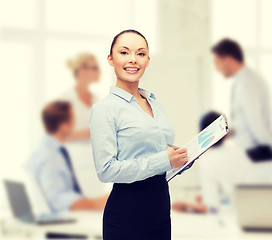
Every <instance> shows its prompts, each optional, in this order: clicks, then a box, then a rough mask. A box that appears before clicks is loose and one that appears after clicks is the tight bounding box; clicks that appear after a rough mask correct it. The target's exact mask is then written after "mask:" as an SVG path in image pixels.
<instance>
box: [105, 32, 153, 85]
mask: <svg viewBox="0 0 272 240" xmlns="http://www.w3.org/2000/svg"><path fill="white" fill-rule="evenodd" d="M149 61H150V57H149V55H148V48H147V44H146V42H145V40H144V39H143V38H142V37H141V36H139V35H137V34H135V33H124V34H122V35H121V36H119V38H118V39H117V41H116V43H115V45H114V47H113V49H112V55H108V62H109V64H110V65H111V66H113V67H114V71H115V74H116V76H117V79H118V80H122V81H128V82H136V81H138V80H139V79H140V78H141V77H142V75H143V74H144V72H145V69H146V67H147V66H148V64H149Z"/></svg>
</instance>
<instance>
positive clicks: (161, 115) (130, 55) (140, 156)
mask: <svg viewBox="0 0 272 240" xmlns="http://www.w3.org/2000/svg"><path fill="white" fill-rule="evenodd" d="M108 62H109V64H110V65H111V66H112V67H114V71H115V74H116V78H117V82H116V86H112V87H111V89H110V93H109V94H108V95H107V96H106V97H105V98H104V99H102V100H100V101H98V102H96V103H95V104H94V105H93V108H92V110H91V114H90V121H89V125H90V135H91V140H92V141H91V143H92V148H93V157H94V161H95V167H96V172H97V175H98V177H99V179H100V181H102V182H113V183H114V185H113V189H112V191H111V194H110V196H109V198H108V201H107V204H106V206H105V210H104V216H103V239H104V240H109V239H111V240H127V239H130V240H136V239H137V240H139V239H141V240H145V239H146V240H147V239H148V240H152V239H154V240H157V239H163V240H169V239H171V219H170V196H169V189H168V183H167V181H166V179H165V176H166V171H168V170H170V169H171V168H176V167H179V166H182V165H184V164H185V163H186V162H187V161H188V157H187V149H184V148H180V149H174V148H171V147H167V144H168V143H170V144H172V143H173V142H174V139H175V131H174V129H173V127H172V125H171V123H170V122H169V120H168V117H167V115H166V112H165V110H164V107H163V105H162V104H161V103H160V102H159V101H158V100H157V99H156V97H155V95H154V94H153V93H151V92H149V91H147V90H145V89H143V88H140V87H139V86H138V84H139V80H140V78H141V77H142V75H143V74H144V72H145V69H146V68H147V67H148V65H149V62H150V57H149V48H148V44H147V41H146V39H145V37H144V36H143V35H142V34H141V33H139V32H137V31H135V30H125V31H123V32H121V33H119V34H118V35H116V36H115V38H114V39H113V42H112V45H111V49H110V54H109V55H108Z"/></svg>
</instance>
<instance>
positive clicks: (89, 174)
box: [61, 53, 109, 197]
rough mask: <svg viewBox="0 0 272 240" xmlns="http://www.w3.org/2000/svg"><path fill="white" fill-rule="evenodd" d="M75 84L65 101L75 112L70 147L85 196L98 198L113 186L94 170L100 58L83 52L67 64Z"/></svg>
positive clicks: (67, 93)
mask: <svg viewBox="0 0 272 240" xmlns="http://www.w3.org/2000/svg"><path fill="white" fill-rule="evenodd" d="M67 65H68V67H69V68H70V70H71V72H72V74H73V76H74V78H75V84H74V86H73V87H72V88H70V89H69V90H68V91H66V92H65V93H64V94H63V95H62V96H61V99H64V100H67V101H69V102H70V103H71V104H72V107H73V111H74V113H75V120H76V121H75V128H74V131H73V132H72V133H71V135H70V137H69V139H68V142H67V143H66V146H67V148H68V150H69V153H70V155H71V157H72V161H73V165H74V166H75V171H76V173H78V174H77V179H78V181H79V184H80V186H81V188H82V190H83V193H84V194H85V195H87V196H89V197H97V196H100V195H102V194H104V193H106V192H107V190H108V188H109V186H106V184H103V183H101V182H100V181H99V180H98V178H97V176H96V173H95V167H94V166H92V167H91V170H90V164H93V161H90V156H91V152H90V130H89V127H88V120H89V115H90V110H91V108H92V106H93V103H94V102H96V101H97V100H98V96H97V95H95V94H94V93H92V92H90V90H89V89H90V86H91V85H92V84H94V83H97V82H99V79H100V69H99V66H98V62H97V60H96V57H95V56H94V55H92V54H90V53H81V54H79V55H77V56H76V57H75V58H73V59H69V60H68V61H67Z"/></svg>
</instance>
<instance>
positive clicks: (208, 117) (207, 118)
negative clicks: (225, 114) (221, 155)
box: [199, 111, 224, 147]
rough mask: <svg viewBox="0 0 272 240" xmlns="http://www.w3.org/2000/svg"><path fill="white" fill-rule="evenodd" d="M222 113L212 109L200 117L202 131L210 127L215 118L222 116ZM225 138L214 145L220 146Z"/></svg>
mask: <svg viewBox="0 0 272 240" xmlns="http://www.w3.org/2000/svg"><path fill="white" fill-rule="evenodd" d="M220 115H221V114H220V113H218V112H215V111H210V112H208V113H206V114H204V115H203V116H202V118H201V119H200V123H199V127H200V131H202V130H204V129H205V128H206V127H208V126H209V125H210V124H211V123H212V122H213V121H214V120H216V119H217V118H219V117H220ZM223 139H224V138H222V139H220V140H219V141H218V142H217V143H215V144H214V145H213V146H214V147H218V146H220V145H221V144H222V143H223Z"/></svg>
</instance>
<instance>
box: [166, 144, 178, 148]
mask: <svg viewBox="0 0 272 240" xmlns="http://www.w3.org/2000/svg"><path fill="white" fill-rule="evenodd" d="M167 145H168V146H169V147H172V148H174V149H178V148H179V147H178V146H175V145H173V144H167Z"/></svg>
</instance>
